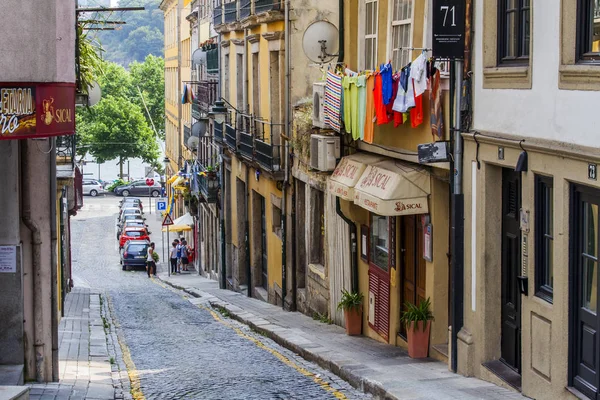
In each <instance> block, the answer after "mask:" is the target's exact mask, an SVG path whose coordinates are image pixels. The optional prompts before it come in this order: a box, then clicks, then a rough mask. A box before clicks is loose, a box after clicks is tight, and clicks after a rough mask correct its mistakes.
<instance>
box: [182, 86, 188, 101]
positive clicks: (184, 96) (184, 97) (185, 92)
mask: <svg viewBox="0 0 600 400" xmlns="http://www.w3.org/2000/svg"><path fill="white" fill-rule="evenodd" d="M187 90H188V87H187V85H186V84H184V85H183V93H182V95H181V104H185V103H187V97H188V94H187Z"/></svg>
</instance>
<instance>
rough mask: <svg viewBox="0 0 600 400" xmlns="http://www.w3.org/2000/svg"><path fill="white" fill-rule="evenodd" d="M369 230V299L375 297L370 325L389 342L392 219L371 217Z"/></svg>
mask: <svg viewBox="0 0 600 400" xmlns="http://www.w3.org/2000/svg"><path fill="white" fill-rule="evenodd" d="M370 225H371V226H370V228H369V235H370V238H369V298H371V296H374V301H375V304H374V307H373V309H374V312H375V315H374V316H372V318H370V319H371V320H372V321H373V322H372V323H371V322H369V325H370V326H371V328H372V329H374V330H375V331H376V332H377V333H378V334H379V335H380V336H381V337H383V338H385V339H386V340H388V338H389V331H390V275H389V266H390V253H391V251H390V250H391V249H390V246H391V242H392V241H391V240H390V239H392V235H393V234H394V233H393V232H391V231H390V218H389V217H383V216H381V215H377V214H371V215H370Z"/></svg>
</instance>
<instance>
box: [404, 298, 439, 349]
mask: <svg viewBox="0 0 600 400" xmlns="http://www.w3.org/2000/svg"><path fill="white" fill-rule="evenodd" d="M404 305H405V307H406V311H404V313H403V314H402V317H401V318H400V319H401V320H402V322H403V323H405V324H406V336H407V339H408V355H409V356H410V357H411V358H425V357H427V354H428V352H429V331H430V329H431V321H433V319H434V318H433V314H432V312H431V301H430V300H429V298H427V300H422V301H421V303H420V304H419V305H418V306H417V305H415V304H412V303H409V302H406V303H404Z"/></svg>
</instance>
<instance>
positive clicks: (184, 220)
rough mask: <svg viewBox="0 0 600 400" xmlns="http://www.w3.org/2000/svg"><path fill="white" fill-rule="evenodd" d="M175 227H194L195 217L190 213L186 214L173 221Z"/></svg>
mask: <svg viewBox="0 0 600 400" xmlns="http://www.w3.org/2000/svg"><path fill="white" fill-rule="evenodd" d="M173 225H191V226H193V225H194V217H192V216H191V215H190V213H185V214H183V215H182V216H181V217H179V218H177V219H176V220H175V221H173Z"/></svg>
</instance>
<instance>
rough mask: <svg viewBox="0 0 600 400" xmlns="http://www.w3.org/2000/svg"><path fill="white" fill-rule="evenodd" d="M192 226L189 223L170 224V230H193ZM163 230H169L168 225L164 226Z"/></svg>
mask: <svg viewBox="0 0 600 400" xmlns="http://www.w3.org/2000/svg"><path fill="white" fill-rule="evenodd" d="M191 230H192V228H191V227H190V226H189V225H175V224H173V225H169V232H183V231H191ZM162 231H163V232H166V231H167V227H166V226H163V228H162Z"/></svg>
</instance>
